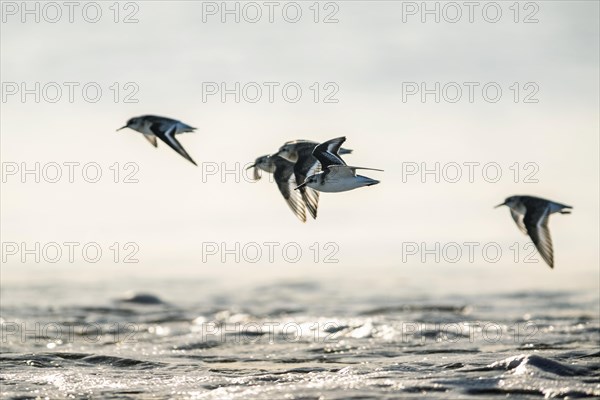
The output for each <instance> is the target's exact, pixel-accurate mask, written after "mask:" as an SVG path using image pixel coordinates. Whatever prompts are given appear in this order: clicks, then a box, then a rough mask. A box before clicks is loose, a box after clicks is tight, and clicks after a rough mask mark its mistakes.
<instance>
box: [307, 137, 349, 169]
mask: <svg viewBox="0 0 600 400" xmlns="http://www.w3.org/2000/svg"><path fill="white" fill-rule="evenodd" d="M345 141H346V137H345V136H342V137H339V138H335V139H331V140H328V141H326V142H323V143H321V144H319V145H317V146H316V147H315V149H314V150H313V152H312V154H313V156H314V157H315V158H316V159H317V160H319V162H320V163H321V168H322V169H323V170H326V169H327V168H329V166H331V165H346V163H345V162H344V160H342V158H341V157H340V156H339V154H338V151H339V149H340V147H342V143H344V142H345Z"/></svg>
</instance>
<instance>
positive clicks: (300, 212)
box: [274, 160, 306, 222]
mask: <svg viewBox="0 0 600 400" xmlns="http://www.w3.org/2000/svg"><path fill="white" fill-rule="evenodd" d="M283 161H285V162H282V161H280V162H277V164H276V168H275V173H274V177H275V182H276V183H277V187H278V188H279V191H280V192H281V195H282V196H283V198H284V199H285V201H286V202H287V204H288V206H289V207H290V209H291V210H292V211H293V212H294V214H295V215H296V217H298V219H299V220H300V221H302V222H306V208H305V205H304V200H303V198H302V195H301V194H300V193H299V192H298V191H296V190H293V189H294V188H295V187H296V179H295V178H294V165H293V164H292V163H290V162H289V161H287V160H283Z"/></svg>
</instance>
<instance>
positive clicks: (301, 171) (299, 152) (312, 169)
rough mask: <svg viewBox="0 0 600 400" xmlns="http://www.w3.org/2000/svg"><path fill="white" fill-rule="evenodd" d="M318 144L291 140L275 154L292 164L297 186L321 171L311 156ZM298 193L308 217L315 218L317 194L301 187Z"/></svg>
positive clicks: (349, 151)
mask: <svg viewBox="0 0 600 400" xmlns="http://www.w3.org/2000/svg"><path fill="white" fill-rule="evenodd" d="M318 144H319V143H318V142H313V141H312V140H304V139H300V140H292V141H289V142H286V143H284V144H283V145H282V146H281V147H280V148H279V151H278V152H277V153H276V154H277V155H278V156H280V157H283V158H285V159H286V160H289V161H291V162H293V163H294V176H295V178H296V182H297V184H298V185H300V184H302V183H303V182H304V181H305V180H306V177H308V176H310V175H314V174H316V173H317V172H320V171H321V164H320V163H319V160H317V159H316V158H315V156H313V154H312V153H313V150H314V149H315V147H316V146H318ZM339 153H340V154H350V153H352V150H350V149H344V148H340V149H339ZM300 193H301V194H302V198H303V199H304V203H305V204H306V207H307V208H308V212H309V213H310V215H311V216H312V217H313V218H317V207H318V206H319V192H317V191H316V190H313V189H311V188H310V187H306V186H302V187H300Z"/></svg>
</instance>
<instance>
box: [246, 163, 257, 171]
mask: <svg viewBox="0 0 600 400" xmlns="http://www.w3.org/2000/svg"><path fill="white" fill-rule="evenodd" d="M254 167H256V164H252V165H251V166H249V167H248V168H246V171H248V170H249V169H250V168H254Z"/></svg>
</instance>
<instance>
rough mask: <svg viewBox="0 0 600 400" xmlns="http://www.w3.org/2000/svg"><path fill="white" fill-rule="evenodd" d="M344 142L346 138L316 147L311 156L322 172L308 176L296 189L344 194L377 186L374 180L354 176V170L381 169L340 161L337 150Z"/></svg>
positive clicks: (329, 141)
mask: <svg viewBox="0 0 600 400" xmlns="http://www.w3.org/2000/svg"><path fill="white" fill-rule="evenodd" d="M345 141H346V138H345V137H343V136H342V137H339V138H335V139H331V140H328V141H326V142H324V143H321V144H320V145H318V146H316V147H315V149H314V150H313V152H312V154H313V156H314V157H315V158H316V159H317V160H319V162H320V163H321V169H322V170H323V171H322V172H319V173H316V174H313V175H310V176H309V177H307V178H306V180H305V181H304V182H303V183H302V184H300V186H298V187H297V188H296V189H301V188H303V187H304V186H308V187H310V188H313V189H315V190H318V191H320V192H345V191H348V190H352V189H356V188H359V187H363V186H371V185H376V184H378V183H379V181H377V180H375V179H371V178H368V177H366V176H362V175H356V170H358V169H364V170H371V171H382V170H381V169H375V168H364V167H351V166H349V165H346V163H345V162H344V160H342V158H341V157H340V155H339V150H340V148H341V146H342V143H344V142H345Z"/></svg>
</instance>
